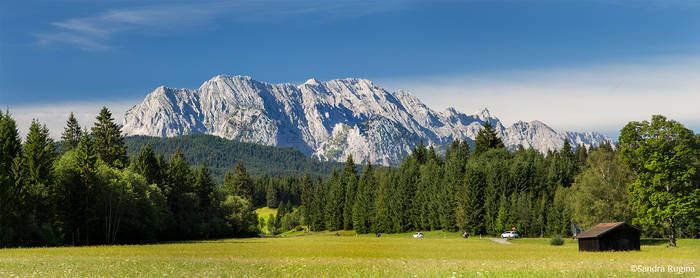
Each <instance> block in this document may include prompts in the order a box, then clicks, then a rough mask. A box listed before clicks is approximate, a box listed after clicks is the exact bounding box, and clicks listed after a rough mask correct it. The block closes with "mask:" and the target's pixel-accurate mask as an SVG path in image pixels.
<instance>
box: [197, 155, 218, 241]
mask: <svg viewBox="0 0 700 278" xmlns="http://www.w3.org/2000/svg"><path fill="white" fill-rule="evenodd" d="M215 187H216V184H215V183H214V180H213V179H212V177H211V174H209V168H207V165H206V164H205V163H204V162H202V166H200V167H199V171H197V181H196V185H195V193H197V197H198V199H199V204H198V205H199V214H200V216H201V219H202V225H205V224H208V223H209V222H210V220H211V217H212V209H213V206H214V203H213V202H214V188H215ZM207 232H208V231H207ZM207 232H205V238H206V237H208V233H207Z"/></svg>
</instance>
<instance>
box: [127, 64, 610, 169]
mask: <svg viewBox="0 0 700 278" xmlns="http://www.w3.org/2000/svg"><path fill="white" fill-rule="evenodd" d="M486 122H489V123H491V125H492V126H494V128H495V129H496V132H497V134H498V136H499V137H500V138H501V139H502V140H503V142H504V143H505V145H506V146H508V147H510V148H513V147H515V146H517V145H519V144H522V145H523V146H524V147H526V148H527V147H533V148H535V149H537V150H540V151H543V152H546V151H547V150H549V149H551V150H557V149H560V148H561V147H562V146H563V144H564V140H565V139H568V140H569V141H570V142H571V143H572V145H578V144H583V145H585V146H586V147H589V146H591V145H594V146H595V145H598V144H600V143H601V142H604V141H606V140H610V139H609V138H607V137H605V136H604V135H602V134H600V133H596V132H585V133H580V132H558V131H555V130H554V129H552V128H550V127H549V126H547V125H546V124H544V123H542V122H539V121H533V122H529V123H527V122H516V123H515V124H513V125H511V126H509V127H504V126H503V124H502V123H501V121H500V120H499V119H498V118H496V117H495V116H493V115H491V113H490V112H489V110H488V109H483V110H481V111H478V112H476V113H473V114H464V113H461V112H459V111H456V110H455V109H453V108H448V109H446V110H445V111H442V112H438V111H435V110H432V109H431V108H429V107H428V106H426V105H425V104H423V103H422V102H421V101H420V100H419V99H418V98H417V97H415V96H414V95H412V94H411V93H409V92H406V91H396V92H388V91H386V90H384V89H382V88H380V87H378V86H376V85H374V84H373V83H372V82H371V81H370V80H366V79H358V78H346V79H335V80H330V81H325V82H320V81H318V80H316V79H309V80H308V81H306V82H304V83H303V84H299V85H295V84H289V83H285V84H271V83H267V82H261V81H257V80H254V79H252V78H250V77H247V76H230V75H219V76H216V77H214V78H212V79H211V80H209V81H206V82H204V84H202V86H201V87H199V89H196V90H190V89H174V88H167V87H164V86H161V87H158V88H157V89H156V90H155V91H153V92H152V93H150V94H149V95H148V96H147V97H146V98H145V99H144V101H143V102H141V103H140V104H137V105H135V106H134V107H132V108H131V109H129V110H128V111H127V112H126V115H125V117H124V123H123V126H122V132H123V133H124V134H125V135H148V136H161V137H172V136H179V135H186V134H200V133H204V134H212V135H216V136H219V137H223V138H227V139H231V140H239V141H243V142H251V143H259V144H263V145H269V146H291V147H294V148H297V149H299V150H300V151H302V152H303V153H305V154H307V155H310V156H313V157H316V158H319V159H321V160H336V161H343V160H344V159H345V158H346V157H347V155H352V156H353V157H354V158H355V161H358V162H359V161H364V160H369V161H371V162H373V163H379V164H383V165H394V164H396V163H398V162H400V161H401V160H402V159H403V158H404V157H405V156H406V155H407V154H409V153H410V152H411V148H413V147H414V146H415V145H417V144H418V142H419V140H421V139H423V140H424V142H425V143H426V144H431V145H435V146H438V147H440V146H444V145H446V144H449V143H451V142H452V141H453V140H454V139H466V140H468V141H469V142H472V141H473V140H474V139H475V138H476V135H477V133H478V131H479V130H480V129H481V128H482V126H483V124H485V123H486Z"/></svg>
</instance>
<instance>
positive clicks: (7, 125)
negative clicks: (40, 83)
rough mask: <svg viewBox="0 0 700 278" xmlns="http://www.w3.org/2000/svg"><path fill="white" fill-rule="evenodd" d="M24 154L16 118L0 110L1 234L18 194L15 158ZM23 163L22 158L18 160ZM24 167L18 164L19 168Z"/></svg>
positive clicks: (6, 224) (7, 225)
mask: <svg viewBox="0 0 700 278" xmlns="http://www.w3.org/2000/svg"><path fill="white" fill-rule="evenodd" d="M21 156H22V143H21V140H20V137H19V132H18V131H17V125H16V123H15V120H14V119H13V118H12V115H10V112H9V111H6V112H5V113H2V111H1V110H0V226H3V227H2V228H0V236H1V235H2V233H3V232H5V231H4V230H3V229H4V228H5V227H9V224H8V223H7V221H8V220H9V219H8V217H9V216H10V214H11V213H12V211H13V207H14V205H15V203H16V202H15V201H16V198H15V196H17V191H16V190H17V189H18V188H17V187H16V186H15V181H16V180H15V175H14V173H13V171H12V168H13V165H14V164H15V158H18V157H21ZM17 163H18V164H21V159H19V161H17ZM22 169H24V167H21V166H20V165H17V170H18V171H19V170H22Z"/></svg>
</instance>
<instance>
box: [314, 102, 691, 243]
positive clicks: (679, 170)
mask: <svg viewBox="0 0 700 278" xmlns="http://www.w3.org/2000/svg"><path fill="white" fill-rule="evenodd" d="M698 169H700V136H698V135H693V132H692V131H690V130H688V129H686V128H685V127H683V126H682V125H681V124H680V123H678V122H675V121H672V120H667V119H666V118H665V117H663V116H654V117H653V118H652V121H651V122H648V121H644V122H631V123H629V124H628V125H627V126H625V127H624V128H623V129H622V131H621V135H620V142H619V145H618V146H612V145H611V144H610V143H609V142H604V143H602V144H601V145H599V146H596V147H591V148H589V149H587V148H586V147H585V146H583V145H579V146H577V148H575V150H574V149H572V146H571V144H570V142H568V141H565V142H564V146H563V148H562V149H561V150H559V151H552V150H550V151H548V152H547V153H546V154H542V153H541V152H539V151H536V150H534V149H532V148H528V149H525V148H523V147H522V146H519V147H517V148H516V149H515V150H514V151H512V152H511V151H508V150H507V149H506V148H505V147H504V145H503V142H502V141H501V140H500V139H499V138H498V137H497V136H496V133H495V131H494V130H493V128H492V127H491V126H490V125H489V124H486V125H485V126H484V128H483V129H482V130H480V131H479V133H478V136H477V138H476V140H475V142H474V147H473V149H472V148H470V146H469V145H468V144H467V142H466V141H459V140H457V141H454V142H453V143H452V144H451V145H450V146H449V147H448V148H447V150H446V152H445V154H444V155H438V154H437V153H436V151H435V149H434V148H433V147H432V146H429V147H426V146H425V145H424V144H423V143H422V142H421V143H420V144H419V145H418V146H416V147H415V148H414V149H413V151H412V154H411V155H409V156H408V157H406V159H405V160H404V161H403V162H402V163H401V164H400V165H399V166H398V167H396V168H387V167H381V166H380V167H375V166H373V165H371V164H370V163H366V164H365V165H364V167H363V169H362V170H361V172H357V171H356V167H355V164H354V162H353V158H352V157H348V159H347V161H346V164H345V166H344V168H342V170H340V172H338V171H333V173H332V174H331V176H330V177H329V178H327V179H326V180H325V181H322V180H317V181H314V180H312V179H310V178H308V177H307V176H305V177H304V178H303V181H302V197H301V208H302V214H303V215H302V216H301V219H303V223H304V224H306V225H308V226H309V227H310V229H311V230H341V229H345V230H349V229H354V230H356V231H357V232H358V233H369V232H388V233H395V232H406V231H417V230H445V231H458V230H459V231H466V232H469V233H470V234H473V235H476V234H488V235H498V234H500V233H501V232H503V231H504V230H508V229H510V228H511V227H516V228H517V230H518V231H519V232H520V234H521V235H523V236H529V237H543V236H571V235H572V232H573V231H572V224H577V225H578V226H580V227H582V228H584V229H587V228H589V227H592V226H593V225H595V224H596V223H599V222H617V221H627V222H629V223H633V224H635V225H639V226H640V227H641V228H642V230H643V231H644V234H645V235H646V236H654V237H663V236H666V237H669V240H670V245H672V246H675V238H676V237H678V236H679V235H680V236H683V237H698V235H699V233H700V201H699V200H700V171H698Z"/></svg>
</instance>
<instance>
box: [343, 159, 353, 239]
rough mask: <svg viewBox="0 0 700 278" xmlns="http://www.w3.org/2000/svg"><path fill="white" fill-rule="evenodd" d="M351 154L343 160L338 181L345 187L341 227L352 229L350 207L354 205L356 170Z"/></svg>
mask: <svg viewBox="0 0 700 278" xmlns="http://www.w3.org/2000/svg"><path fill="white" fill-rule="evenodd" d="M355 167H356V166H355V162H354V161H353V160H352V155H348V158H347V160H345V166H343V170H342V172H340V182H341V183H342V185H343V188H345V202H344V204H343V229H345V230H352V224H353V221H352V215H353V212H352V209H353V206H354V205H355V191H356V190H357V189H356V187H357V172H356V170H355Z"/></svg>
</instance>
